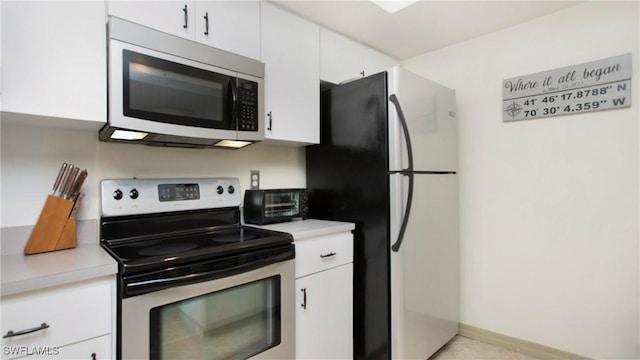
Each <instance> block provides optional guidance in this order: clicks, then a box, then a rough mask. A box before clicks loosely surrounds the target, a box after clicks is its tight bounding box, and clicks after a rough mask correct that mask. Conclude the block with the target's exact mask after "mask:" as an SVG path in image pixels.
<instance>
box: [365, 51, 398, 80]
mask: <svg viewBox="0 0 640 360" xmlns="http://www.w3.org/2000/svg"><path fill="white" fill-rule="evenodd" d="M396 65H400V62H399V61H397V60H396V59H394V58H392V57H390V56H388V55H385V54H383V53H381V52H379V51H376V50H373V49H370V48H367V51H366V52H365V58H364V73H365V76H369V75H373V74H377V73H379V72H381V71H388V70H389V69H391V68H392V67H394V66H396Z"/></svg>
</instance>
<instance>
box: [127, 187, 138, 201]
mask: <svg viewBox="0 0 640 360" xmlns="http://www.w3.org/2000/svg"><path fill="white" fill-rule="evenodd" d="M138 196H140V193H139V192H138V190H137V189H136V188H133V189H131V191H129V197H130V198H132V199H134V200H135V199H137V198H138Z"/></svg>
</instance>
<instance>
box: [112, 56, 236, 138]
mask: <svg viewBox="0 0 640 360" xmlns="http://www.w3.org/2000/svg"><path fill="white" fill-rule="evenodd" d="M122 56H123V64H124V68H123V74H122V75H123V80H124V81H123V85H124V88H123V105H124V106H123V109H124V114H125V115H127V116H131V117H137V118H141V119H147V120H153V121H159V122H165V123H172V124H178V125H188V126H198V127H207V128H215V129H235V122H234V120H233V119H232V118H233V114H232V108H233V99H232V97H231V96H230V94H231V93H232V91H233V86H234V84H233V83H234V82H235V81H236V79H235V77H231V76H227V75H223V74H219V73H215V72H212V71H207V70H204V69H199V68H195V67H191V66H187V65H184V64H178V63H174V62H171V61H167V60H164V59H159V58H155V57H151V56H147V55H144V54H139V53H135V52H132V51H129V50H124V51H123V54H122Z"/></svg>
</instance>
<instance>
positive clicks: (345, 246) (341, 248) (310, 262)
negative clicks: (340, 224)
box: [295, 233, 353, 278]
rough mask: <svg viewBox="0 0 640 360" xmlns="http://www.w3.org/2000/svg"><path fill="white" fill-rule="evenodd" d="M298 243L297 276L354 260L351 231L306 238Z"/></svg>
mask: <svg viewBox="0 0 640 360" xmlns="http://www.w3.org/2000/svg"><path fill="white" fill-rule="evenodd" d="M295 245H296V278H299V277H301V276H306V275H309V274H313V273H316V272H318V271H323V270H326V269H331V268H333V267H336V266H340V265H343V264H347V263H350V262H353V235H352V234H351V233H344V234H336V235H330V236H322V237H317V238H311V239H305V240H302V241H299V242H296V243H295Z"/></svg>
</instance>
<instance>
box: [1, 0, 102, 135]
mask: <svg viewBox="0 0 640 360" xmlns="http://www.w3.org/2000/svg"><path fill="white" fill-rule="evenodd" d="M0 6H2V11H1V14H2V19H1V22H2V60H1V64H2V90H1V94H2V118H3V121H18V122H24V123H27V124H28V123H29V122H34V121H35V124H36V125H44V126H47V125H51V126H63V127H67V126H70V127H74V128H80V129H82V128H87V129H92V130H95V129H99V128H100V126H101V125H102V124H104V122H105V121H106V115H107V105H106V101H107V77H106V67H107V66H106V59H107V54H106V47H105V41H106V40H105V39H106V27H105V23H104V19H105V10H104V3H103V2H99V1H59V2H49V1H2V2H1V4H0ZM63 119H64V120H63ZM68 119H71V120H79V121H69V120H68Z"/></svg>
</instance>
